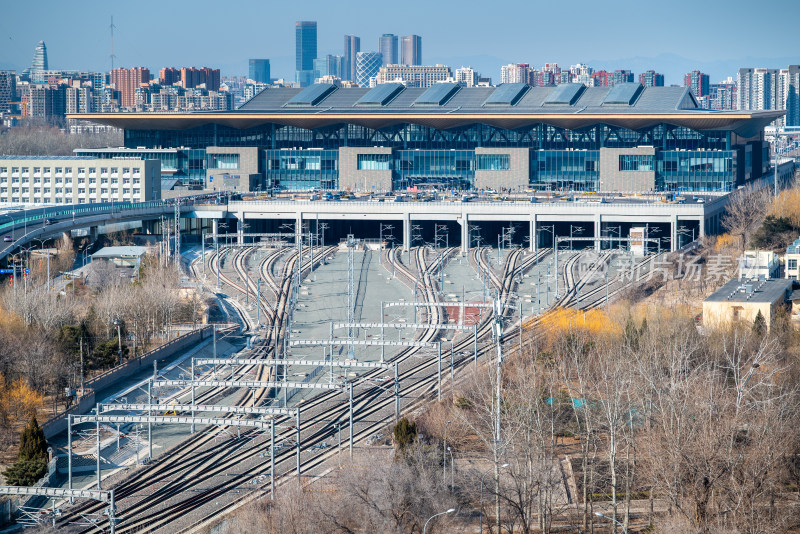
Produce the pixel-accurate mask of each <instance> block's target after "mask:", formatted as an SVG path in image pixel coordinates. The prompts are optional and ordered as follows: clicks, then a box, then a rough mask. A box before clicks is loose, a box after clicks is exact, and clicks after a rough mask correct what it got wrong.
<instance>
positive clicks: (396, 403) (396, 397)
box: [394, 362, 400, 423]
mask: <svg viewBox="0 0 800 534" xmlns="http://www.w3.org/2000/svg"><path fill="white" fill-rule="evenodd" d="M398 421H400V377H399V376H398V374H397V362H394V422H395V423H397V422H398Z"/></svg>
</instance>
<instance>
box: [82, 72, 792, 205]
mask: <svg viewBox="0 0 800 534" xmlns="http://www.w3.org/2000/svg"><path fill="white" fill-rule="evenodd" d="M783 114H784V112H783V111H741V112H740V111H737V112H728V111H714V110H707V109H701V108H700V107H699V106H698V103H697V100H696V99H695V97H694V96H693V94H692V93H691V92H690V90H689V89H687V88H683V87H647V88H645V87H642V86H641V85H639V84H627V83H626V84H618V85H616V86H614V87H610V88H608V87H586V86H584V85H583V84H572V83H570V84H562V85H559V86H555V87H531V86H528V85H526V84H519V83H509V84H503V85H500V86H498V87H469V88H468V87H461V86H459V85H457V84H452V83H439V84H436V85H434V86H432V87H429V88H412V87H405V86H403V85H402V84H399V83H387V84H383V85H379V86H377V87H374V88H340V87H336V86H335V85H331V84H315V85H312V86H309V87H306V88H302V89H301V88H284V87H281V88H268V89H265V90H264V91H262V92H261V93H259V94H258V95H256V96H255V97H253V98H252V99H251V100H249V101H248V102H247V103H245V104H244V105H243V106H242V107H240V108H239V109H237V110H235V111H230V112H194V113H114V114H109V113H90V114H73V115H70V116H69V118H72V119H88V120H91V121H93V122H97V123H101V124H107V125H112V126H116V127H119V128H122V129H123V130H124V132H125V136H124V139H125V147H122V148H119V149H100V150H96V151H91V150H85V149H84V150H82V151H81V155H86V156H88V155H92V156H95V157H109V158H111V157H124V156H125V154H126V153H127V152H130V151H140V152H141V151H151V152H150V154H154V155H157V154H160V153H161V152H163V153H164V154H168V156H165V157H169V158H171V159H170V161H169V162H166V163H163V164H162V169H167V170H168V171H169V172H170V176H172V177H175V178H178V179H179V181H181V182H185V185H187V186H193V187H195V188H197V189H201V188H202V189H210V190H214V189H218V188H219V186H220V184H226V183H227V184H235V187H237V188H239V189H238V190H240V191H241V190H243V189H245V190H246V189H250V190H257V189H260V190H267V189H270V188H275V187H279V188H282V189H288V190H295V189H308V188H314V187H318V188H321V189H338V190H352V191H366V192H376V193H379V192H386V191H391V190H395V191H397V190H406V189H407V188H409V187H417V188H420V189H425V188H429V187H437V188H447V189H461V190H467V189H483V190H488V189H494V190H497V191H501V190H505V191H526V190H537V191H542V190H550V191H586V192H598V193H642V192H647V193H651V192H697V193H710V194H724V193H726V192H729V191H732V190H735V189H736V188H737V187H738V186H741V185H744V184H745V183H747V182H748V181H750V180H754V179H757V178H759V177H761V176H764V175H768V174H769V173H770V172H771V169H770V162H769V146H768V143H767V142H765V140H764V127H765V126H766V125H768V124H769V123H771V122H772V121H774V120H775V119H777V118H779V117H781V116H782V115H783ZM167 149H170V150H171V151H170V152H167ZM175 150H178V151H179V153H178V155H177V156H176V155H175V154H173V152H175ZM180 154H185V155H186V157H182V158H181V157H179V156H180ZM165 172H166V171H165ZM201 182H202V183H201Z"/></svg>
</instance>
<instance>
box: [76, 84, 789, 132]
mask: <svg viewBox="0 0 800 534" xmlns="http://www.w3.org/2000/svg"><path fill="white" fill-rule="evenodd" d="M566 85H567V86H566V87H565V86H552V87H530V86H522V84H506V85H500V86H498V87H459V86H457V85H455V84H449V83H442V84H436V85H434V86H432V87H427V88H415V87H398V86H397V85H392V86H391V87H390V88H386V89H383V88H373V89H369V88H359V87H352V88H350V87H347V88H343V87H336V86H333V85H330V84H317V85H312V86H310V87H306V88H303V89H300V88H293V87H268V88H266V89H264V90H263V91H261V92H260V93H259V94H257V95H256V96H254V97H253V98H251V99H250V100H248V101H247V102H246V103H244V104H243V105H242V106H241V107H240V108H239V109H237V110H235V111H226V112H181V113H124V114H123V113H78V114H69V115H68V118H71V119H84V120H90V121H93V122H98V123H101V124H108V125H111V126H116V127H118V128H123V129H126V130H151V129H152V130H159V129H168V130H183V129H189V128H196V127H198V126H203V125H206V124H217V125H223V126H228V127H233V128H237V129H245V128H252V127H255V126H260V125H265V124H275V125H279V126H280V125H286V126H296V127H299V128H305V129H317V128H326V127H330V126H334V125H341V124H356V125H360V126H364V127H368V128H375V129H380V128H386V127H391V126H393V125H400V124H418V125H421V126H428V127H432V128H436V129H450V128H461V127H464V126H466V125H470V124H475V123H482V124H486V125H489V126H493V127H497V128H504V129H510V130H513V129H518V128H527V127H530V126H531V125H534V124H537V123H547V124H549V125H552V126H555V127H560V128H565V129H580V128H586V127H589V126H592V125H595V124H598V123H603V124H608V125H611V126H617V127H622V128H628V129H632V130H637V129H643V128H649V127H651V126H653V125H654V124H659V123H668V124H671V125H674V126H682V127H686V128H690V129H693V130H698V131H702V130H713V131H732V132H735V133H737V134H738V135H740V136H742V137H746V138H749V137H754V136H757V135H760V134H761V132H762V131H763V128H764V126H766V125H767V124H769V123H771V122H772V121H774V120H775V119H777V118H779V117H781V116H783V115H785V113H786V112H785V111H782V110H772V111H716V110H708V109H702V108H700V106H699V105H698V102H697V100H696V99H695V98H694V96H693V95H692V93H691V90H690V89H689V88H686V87H641V86H640V85H639V84H622V85H619V86H616V87H610V88H609V87H584V88H581V87H580V86H579V84H566ZM379 87H380V86H379Z"/></svg>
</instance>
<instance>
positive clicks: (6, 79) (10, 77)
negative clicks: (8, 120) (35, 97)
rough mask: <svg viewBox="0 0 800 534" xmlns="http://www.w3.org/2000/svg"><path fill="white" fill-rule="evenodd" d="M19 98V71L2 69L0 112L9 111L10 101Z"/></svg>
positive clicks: (0, 77) (0, 76)
mask: <svg viewBox="0 0 800 534" xmlns="http://www.w3.org/2000/svg"><path fill="white" fill-rule="evenodd" d="M16 99H17V73H16V72H14V71H13V70H0V113H3V112H6V111H8V104H9V102H14V101H15V100H16Z"/></svg>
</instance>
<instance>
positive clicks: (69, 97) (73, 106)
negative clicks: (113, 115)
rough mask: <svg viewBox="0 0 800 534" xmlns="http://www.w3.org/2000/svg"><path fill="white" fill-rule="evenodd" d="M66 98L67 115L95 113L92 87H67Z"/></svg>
mask: <svg viewBox="0 0 800 534" xmlns="http://www.w3.org/2000/svg"><path fill="white" fill-rule="evenodd" d="M64 98H65V108H66V109H65V111H66V113H91V112H93V111H94V109H93V107H92V103H93V99H92V89H91V87H67V88H66V90H65V92H64Z"/></svg>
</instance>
